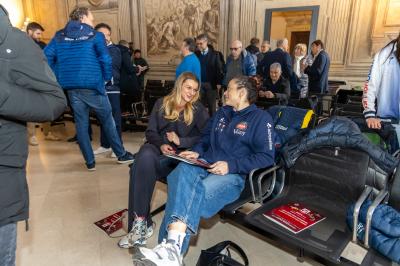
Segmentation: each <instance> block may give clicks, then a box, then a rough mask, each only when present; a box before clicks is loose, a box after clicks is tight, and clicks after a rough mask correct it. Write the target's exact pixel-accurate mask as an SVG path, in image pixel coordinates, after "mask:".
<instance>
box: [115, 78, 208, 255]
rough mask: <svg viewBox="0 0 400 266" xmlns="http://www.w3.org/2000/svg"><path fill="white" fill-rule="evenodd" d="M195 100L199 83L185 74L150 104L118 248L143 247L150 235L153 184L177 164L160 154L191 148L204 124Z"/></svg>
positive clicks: (203, 111)
mask: <svg viewBox="0 0 400 266" xmlns="http://www.w3.org/2000/svg"><path fill="white" fill-rule="evenodd" d="M198 99H199V81H198V80H197V78H196V77H195V76H194V75H193V74H192V73H189V72H185V73H182V74H181V75H180V76H179V78H178V79H177V80H176V82H175V87H174V89H173V90H172V92H171V93H170V94H169V95H167V96H165V97H164V98H162V99H159V100H158V101H157V102H156V104H155V105H154V107H153V110H152V112H151V115H150V120H149V124H148V127H147V129H146V133H145V135H146V140H147V143H146V144H144V145H143V146H142V147H140V150H139V152H138V153H137V154H136V157H135V161H134V163H133V164H132V165H131V170H130V181H129V213H128V215H129V216H128V229H129V234H128V235H126V236H125V237H123V238H122V239H121V240H120V241H119V243H118V245H119V247H121V248H131V247H133V246H134V245H135V244H139V245H145V244H146V239H147V238H149V237H151V235H152V234H153V229H154V224H153V222H152V220H151V217H150V201H151V197H152V195H153V190H154V186H155V183H156V181H157V180H158V179H159V178H162V177H166V176H167V175H168V174H169V173H170V172H171V171H172V170H173V169H174V168H175V167H176V165H177V161H176V160H174V159H170V158H168V157H165V156H163V154H166V153H174V152H176V151H182V150H185V149H188V148H190V147H192V146H193V144H195V143H196V142H197V141H198V140H199V139H200V136H201V132H202V130H203V129H204V127H205V126H206V124H207V120H208V112H207V110H206V109H205V107H204V106H203V105H202V104H201V103H200V102H199V101H198Z"/></svg>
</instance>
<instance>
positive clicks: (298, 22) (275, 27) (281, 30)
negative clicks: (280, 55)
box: [264, 6, 319, 54]
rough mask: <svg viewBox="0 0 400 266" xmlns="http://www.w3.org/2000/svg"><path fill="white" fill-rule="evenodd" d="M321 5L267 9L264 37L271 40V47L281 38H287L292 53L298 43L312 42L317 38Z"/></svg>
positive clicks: (308, 43) (308, 45)
mask: <svg viewBox="0 0 400 266" xmlns="http://www.w3.org/2000/svg"><path fill="white" fill-rule="evenodd" d="M318 13H319V6H304V7H290V8H275V9H267V10H266V11H265V28H264V39H265V40H269V41H270V43H271V48H272V49H274V48H275V47H276V42H277V40H279V39H283V38H287V39H288V41H289V47H290V50H289V51H288V52H289V53H290V54H292V53H293V49H294V47H295V46H296V44H298V43H304V44H306V45H307V48H308V50H310V44H311V42H313V41H314V40H315V39H316V35H317V26H318Z"/></svg>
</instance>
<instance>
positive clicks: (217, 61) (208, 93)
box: [195, 34, 224, 116]
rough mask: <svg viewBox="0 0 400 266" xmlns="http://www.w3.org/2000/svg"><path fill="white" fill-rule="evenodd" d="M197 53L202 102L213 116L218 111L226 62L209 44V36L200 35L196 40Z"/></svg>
mask: <svg viewBox="0 0 400 266" xmlns="http://www.w3.org/2000/svg"><path fill="white" fill-rule="evenodd" d="M196 44H197V48H198V49H197V51H196V52H195V53H196V56H197V57H198V58H199V61H200V66H201V101H202V103H203V104H204V105H205V106H208V113H209V114H210V116H212V115H213V114H214V113H215V112H216V110H217V105H216V100H217V95H218V90H219V89H220V86H221V83H222V79H223V75H224V62H223V61H222V60H221V56H220V53H219V52H217V51H215V50H214V48H213V47H212V46H210V45H209V44H208V36H207V35H206V34H200V35H199V36H197V38H196Z"/></svg>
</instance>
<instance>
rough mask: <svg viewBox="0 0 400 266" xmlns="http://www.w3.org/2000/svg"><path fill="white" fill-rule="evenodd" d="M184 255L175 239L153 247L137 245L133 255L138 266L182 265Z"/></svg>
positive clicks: (134, 262) (134, 263)
mask: <svg viewBox="0 0 400 266" xmlns="http://www.w3.org/2000/svg"><path fill="white" fill-rule="evenodd" d="M182 259H183V258H182V256H181V255H180V254H179V249H178V247H177V246H176V245H175V243H174V242H173V241H170V240H169V241H165V239H164V241H163V242H162V243H161V244H159V245H157V246H156V247H155V248H153V249H148V248H144V247H137V248H136V249H135V254H134V255H133V265H136V266H139V265H140V266H182V265H183V262H182Z"/></svg>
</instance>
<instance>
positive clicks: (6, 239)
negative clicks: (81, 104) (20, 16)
mask: <svg viewBox="0 0 400 266" xmlns="http://www.w3.org/2000/svg"><path fill="white" fill-rule="evenodd" d="M0 51H4V52H2V53H0V69H1V70H2V71H1V72H0V83H1V86H0V88H1V89H0V265H15V248H16V238H17V222H19V221H23V220H26V221H27V220H28V219H29V192H28V184H27V181H26V160H27V157H28V139H27V130H26V122H46V121H52V120H54V119H56V118H58V116H59V115H60V114H61V113H62V112H63V111H64V110H65V107H66V99H65V95H64V93H63V91H62V89H61V87H60V85H59V84H58V83H57V81H56V77H55V76H54V74H53V72H52V71H51V69H50V67H49V66H48V64H47V60H46V58H45V57H44V54H43V53H42V52H41V50H40V48H39V46H37V45H36V44H34V43H33V42H32V40H30V39H29V37H28V36H27V35H26V34H25V33H23V32H22V31H20V30H19V29H17V28H14V27H12V26H11V22H10V20H9V17H8V13H7V11H6V9H5V8H4V7H3V6H2V5H0Z"/></svg>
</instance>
